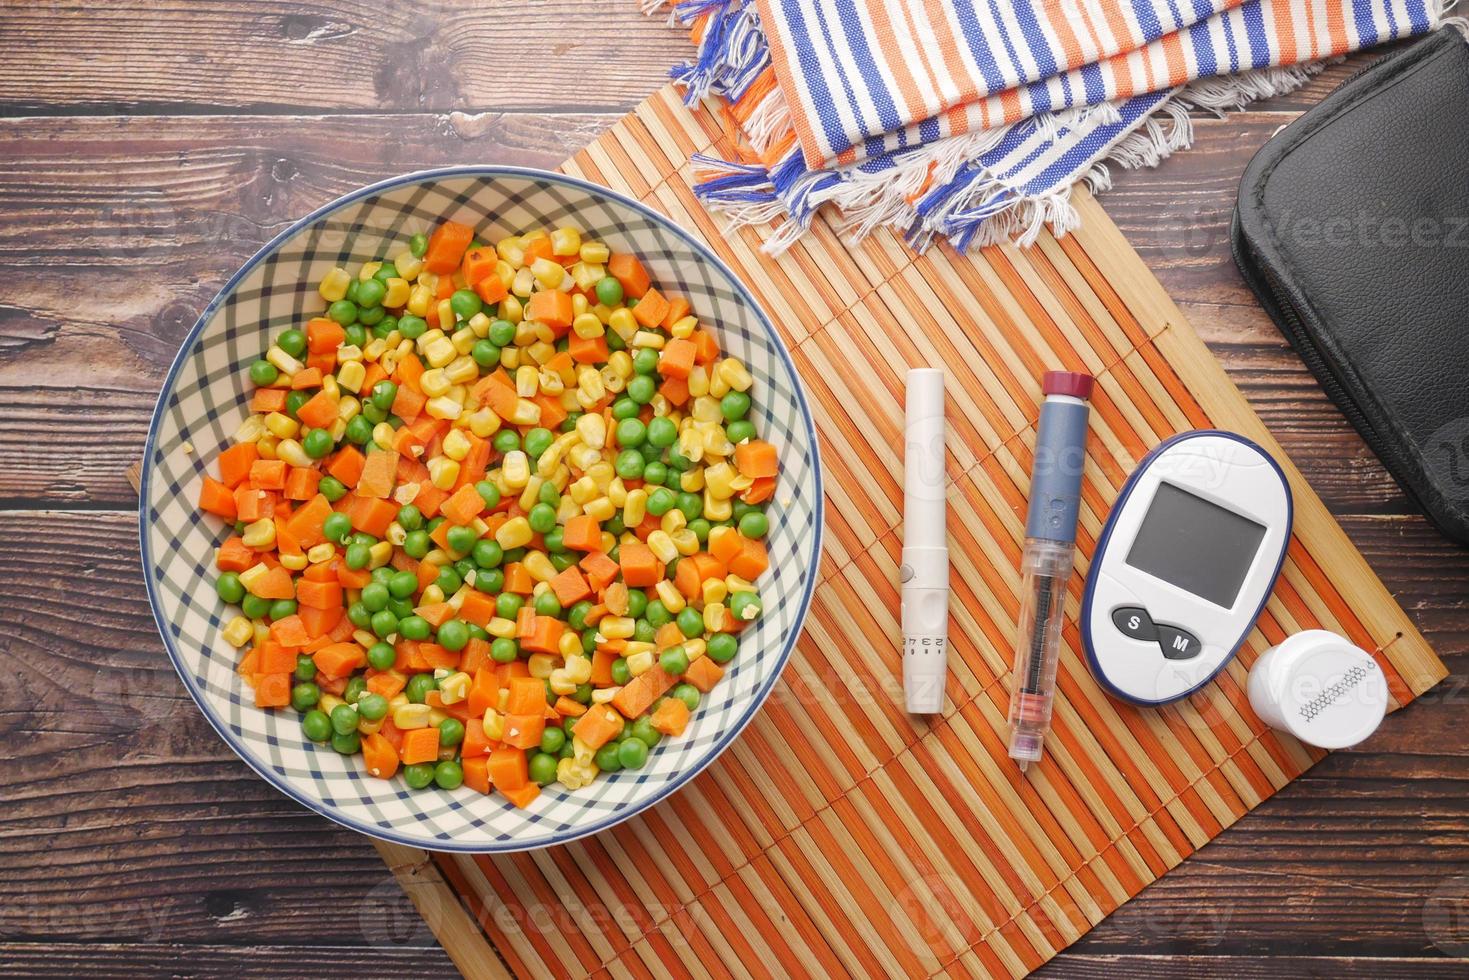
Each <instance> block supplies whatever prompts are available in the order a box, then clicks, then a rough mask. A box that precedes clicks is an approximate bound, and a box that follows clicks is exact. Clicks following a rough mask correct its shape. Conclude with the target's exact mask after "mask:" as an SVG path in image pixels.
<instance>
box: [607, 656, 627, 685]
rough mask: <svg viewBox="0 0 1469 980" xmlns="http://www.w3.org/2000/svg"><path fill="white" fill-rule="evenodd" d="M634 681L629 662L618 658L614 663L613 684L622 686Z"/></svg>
mask: <svg viewBox="0 0 1469 980" xmlns="http://www.w3.org/2000/svg"><path fill="white" fill-rule="evenodd" d="M630 680H632V671H630V670H629V669H628V666H627V660H626V659H625V658H623V657H618V658H617V659H616V660H614V661H612V683H614V684H618V685H622V684H626V683H627V682H628V681H630Z"/></svg>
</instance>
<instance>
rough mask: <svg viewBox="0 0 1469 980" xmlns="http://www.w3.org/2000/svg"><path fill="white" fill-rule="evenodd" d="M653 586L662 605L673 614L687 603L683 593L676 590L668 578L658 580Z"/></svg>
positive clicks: (681, 609)
mask: <svg viewBox="0 0 1469 980" xmlns="http://www.w3.org/2000/svg"><path fill="white" fill-rule="evenodd" d="M654 588H655V589H656V591H657V592H658V598H659V599H660V600H662V602H663V605H664V606H665V607H667V609H668V611H669V612H671V613H673V614H674V615H675V616H677V615H678V614H679V613H681V612H683V609H684V606H686V605H688V602H687V601H685V599H684V597H683V593H682V592H680V591H678V589H677V588H675V587H674V584H673V583H672V582H670V581H668V579H662V580H660V581H659V582H658V584H657V585H656V586H655V587H654Z"/></svg>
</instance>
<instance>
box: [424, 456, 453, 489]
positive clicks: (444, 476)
mask: <svg viewBox="0 0 1469 980" xmlns="http://www.w3.org/2000/svg"><path fill="white" fill-rule="evenodd" d="M428 479H429V482H430V483H432V484H433V485H434V488H435V489H438V490H443V491H445V492H448V491H450V490H453V489H454V484H455V483H456V482H458V480H459V463H458V462H457V461H456V460H452V459H450V458H449V457H447V456H435V457H434V458H433V459H431V460H429V461H428Z"/></svg>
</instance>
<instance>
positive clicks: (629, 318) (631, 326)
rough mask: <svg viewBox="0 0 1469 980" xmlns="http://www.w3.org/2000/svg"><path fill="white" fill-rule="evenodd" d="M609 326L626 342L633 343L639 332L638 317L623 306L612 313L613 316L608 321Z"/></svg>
mask: <svg viewBox="0 0 1469 980" xmlns="http://www.w3.org/2000/svg"><path fill="white" fill-rule="evenodd" d="M607 326H609V327H611V328H612V329H613V330H615V331H616V332H617V336H619V337H621V338H622V339H623V340H625V341H631V340H632V339H633V336H634V335H636V334H637V332H638V320H637V317H635V316H633V315H632V310H629V309H628V308H627V307H625V306H622V307H618V308H617V309H615V310H613V311H612V316H610V317H608V319H607Z"/></svg>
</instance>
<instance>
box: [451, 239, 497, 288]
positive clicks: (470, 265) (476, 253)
mask: <svg viewBox="0 0 1469 980" xmlns="http://www.w3.org/2000/svg"><path fill="white" fill-rule="evenodd" d="M498 261H500V257H499V256H498V255H496V254H495V250H494V249H493V248H490V247H488V246H481V247H480V248H472V249H470V250H469V251H467V252H465V253H464V259H463V261H462V262H460V263H459V272H460V274H461V275H463V276H464V285H466V286H468V287H470V288H471V289H473V288H474V285H475V283H477V282H479V281H480V280H481V279H483V278H484V277H485V276H489V275H494V272H495V263H496V262H498Z"/></svg>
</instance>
